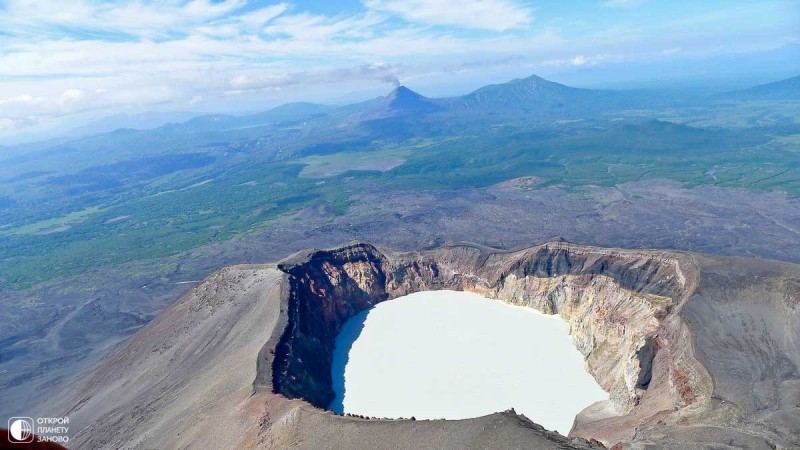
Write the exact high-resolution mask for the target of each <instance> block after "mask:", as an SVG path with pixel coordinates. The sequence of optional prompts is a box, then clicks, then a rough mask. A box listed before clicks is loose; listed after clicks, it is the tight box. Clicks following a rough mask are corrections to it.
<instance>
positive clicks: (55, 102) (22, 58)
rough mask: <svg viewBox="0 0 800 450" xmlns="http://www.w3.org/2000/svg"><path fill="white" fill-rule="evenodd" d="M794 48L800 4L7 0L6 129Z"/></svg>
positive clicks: (700, 61) (607, 78) (718, 66)
mask: <svg viewBox="0 0 800 450" xmlns="http://www.w3.org/2000/svg"><path fill="white" fill-rule="evenodd" d="M798 48H800V1H798V0H792V1H787V0H760V1H755V0H753V1H750V0H740V1H735V0H729V1H715V0H710V1H705V0H704V1H688V0H672V1H663V0H563V1H534V0H460V1H447V0H344V1H314V0H297V1H291V0H287V1H285V2H271V1H257V0H218V1H213V0H159V1H148V0H137V1H102V2H101V1H93V0H64V1H63V2H62V1H53V0H0V138H2V137H6V136H10V135H14V134H16V133H31V132H36V131H37V130H46V129H57V128H66V127H69V126H71V125H73V124H77V123H79V122H80V121H81V120H83V121H85V120H88V119H91V118H94V117H100V116H103V115H109V114H115V113H124V112H141V111H150V110H158V111H171V110H174V111H223V112H245V111H254V110H263V109H267V108H269V107H271V106H274V105H277V104H280V103H285V102H288V101H296V100H315V101H319V102H328V103H344V102H347V101H355V100H361V99H364V98H367V97H370V96H375V95H379V94H382V93H385V92H387V91H389V90H390V89H391V88H392V87H393V86H394V85H396V84H398V83H402V84H406V85H408V86H410V87H412V88H414V89H417V90H419V91H421V92H423V93H424V94H427V95H431V96H437V95H452V94H456V93H461V92H466V91H469V90H470V89H474V88H476V87H479V86H481V85H483V84H487V83H491V82H502V81H505V80H507V79H510V78H513V77H519V76H525V75H529V74H533V73H537V74H540V75H543V76H545V77H548V78H551V79H555V80H556V81H562V82H567V83H570V84H577V85H584V86H592V85H603V84H606V85H614V84H623V85H624V84H625V83H627V82H646V81H652V80H656V79H659V78H670V77H673V78H681V77H684V78H692V77H706V78H714V77H726V78H731V77H734V78H735V77H740V78H742V79H747V77H748V76H750V77H751V78H752V79H754V80H755V79H764V80H766V79H769V77H779V76H790V75H794V74H797V73H800V51H798ZM794 56H798V57H797V58H794V59H792V58H793V57H794ZM787 58H788V59H787ZM787 61H788V62H787ZM615 82H616V83H615Z"/></svg>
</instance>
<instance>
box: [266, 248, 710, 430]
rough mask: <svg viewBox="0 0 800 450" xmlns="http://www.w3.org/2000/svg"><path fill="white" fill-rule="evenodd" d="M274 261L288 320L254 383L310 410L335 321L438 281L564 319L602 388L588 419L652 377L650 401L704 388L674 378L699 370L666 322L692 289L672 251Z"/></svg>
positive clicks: (346, 251) (691, 397)
mask: <svg viewBox="0 0 800 450" xmlns="http://www.w3.org/2000/svg"><path fill="white" fill-rule="evenodd" d="M278 268H279V269H280V270H282V271H284V272H285V273H286V274H287V275H288V283H287V290H286V292H285V294H286V297H287V298H286V308H287V317H288V320H287V321H286V323H285V326H284V327H283V329H282V330H277V329H276V333H277V334H279V338H278V339H277V341H276V340H274V339H273V340H272V342H270V343H269V344H268V345H267V346H265V347H270V351H273V350H274V353H271V354H270V353H269V351H262V355H261V357H260V358H259V370H258V373H259V376H258V378H257V380H256V383H255V385H256V388H257V389H271V390H272V391H274V392H276V393H279V394H282V395H284V396H286V397H288V398H301V399H304V400H306V401H308V402H309V403H311V404H312V405H314V406H317V407H319V408H326V407H327V406H328V404H330V402H331V401H332V400H333V398H334V395H335V394H334V392H333V389H332V380H331V362H332V354H333V348H334V343H335V339H336V336H337V335H338V333H339V332H340V330H341V328H342V326H343V325H344V323H345V322H346V321H347V320H348V319H350V318H351V317H353V316H354V315H356V314H358V313H359V312H361V311H363V310H365V309H368V308H371V307H372V306H374V305H375V304H377V303H380V302H383V301H386V300H389V299H392V298H396V297H400V296H403V295H407V294H409V293H412V292H417V291H424V290H438V289H452V290H463V291H471V292H476V293H479V294H481V295H484V296H487V297H490V298H494V299H498V300H502V301H504V302H508V303H512V304H515V305H521V306H527V307H531V308H535V309H537V310H539V311H541V312H544V313H548V314H559V315H560V316H561V317H562V318H563V319H564V320H566V321H567V322H568V323H569V330H570V334H571V336H572V338H573V341H574V343H575V346H576V347H577V348H578V350H579V351H580V352H581V353H582V354H583V355H584V357H585V358H586V362H587V370H588V371H589V373H591V374H592V375H593V376H594V378H595V379H596V380H597V381H598V383H599V384H600V385H601V386H602V387H603V388H604V389H606V390H607V391H608V392H609V393H610V394H611V400H610V405H607V406H608V407H607V408H606V409H605V413H604V414H602V415H600V416H598V417H595V418H593V419H591V420H590V421H592V422H594V421H596V420H595V419H605V418H607V417H611V416H619V415H626V414H629V413H631V412H632V410H633V409H635V408H636V407H637V405H639V404H640V403H641V402H642V399H643V397H644V396H645V395H646V394H647V392H648V390H649V389H650V387H651V384H652V380H653V377H654V374H656V376H657V377H658V379H662V378H664V377H666V378H667V379H669V380H670V383H669V384H670V386H672V387H673V388H671V389H667V390H666V392H663V389H662V392H659V396H660V397H662V398H661V399H660V401H659V402H658V403H659V405H668V407H669V408H672V409H680V408H683V407H687V406H689V405H691V404H692V403H694V402H696V401H698V400H699V399H700V397H701V396H702V395H706V396H707V395H710V393H709V392H698V391H697V383H695V384H693V385H691V386H689V387H688V388H687V389H686V390H682V389H681V388H680V386H681V383H680V380H678V379H676V377H678V378H680V376H681V375H680V374H683V373H686V372H687V371H688V372H691V377H692V378H694V379H697V378H702V374H700V373H699V372H702V370H703V369H702V366H700V365H699V364H698V363H697V362H696V361H695V360H694V359H693V358H692V355H691V352H687V351H686V346H687V342H681V341H682V338H683V337H685V336H683V335H682V334H681V333H680V330H679V329H672V328H675V327H676V326H677V327H678V328H680V323H676V322H675V321H667V320H665V319H666V318H667V317H668V316H669V315H670V313H671V312H672V311H673V310H675V309H676V308H678V307H680V305H681V303H682V302H683V301H685V300H686V298H687V296H688V294H689V293H690V292H691V290H692V289H693V283H694V279H695V277H694V274H693V272H692V271H691V270H690V269H691V265H690V264H689V263H688V262H686V261H684V262H683V264H682V263H681V261H679V257H675V256H667V255H662V254H658V253H655V254H654V253H653V252H650V253H649V254H647V253H643V252H635V251H608V250H606V249H602V250H599V249H598V250H595V249H592V248H590V247H578V246H573V245H571V244H568V243H563V242H555V243H549V244H545V245H542V246H539V247H534V248H530V249H526V250H522V251H518V252H509V253H497V252H489V251H487V250H486V249H482V248H479V247H471V246H458V247H448V248H441V249H437V250H433V251H428V252H413V253H389V252H382V251H380V250H378V249H376V248H375V247H372V246H370V245H367V244H360V243H354V244H351V245H348V246H345V247H342V248H338V249H333V250H319V251H313V252H305V253H302V254H297V255H294V256H293V257H291V258H289V259H287V260H285V261H283V262H282V263H280V264H278ZM678 322H680V321H678ZM276 342H277V345H275V343H276ZM273 346H274V349H273V348H272V347H273ZM655 413H656V411H653V414H655ZM645 414H646V412H645Z"/></svg>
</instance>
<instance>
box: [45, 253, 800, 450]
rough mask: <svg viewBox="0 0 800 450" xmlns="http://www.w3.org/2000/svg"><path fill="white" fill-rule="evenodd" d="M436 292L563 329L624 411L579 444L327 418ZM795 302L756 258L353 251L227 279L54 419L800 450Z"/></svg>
mask: <svg viewBox="0 0 800 450" xmlns="http://www.w3.org/2000/svg"><path fill="white" fill-rule="evenodd" d="M435 289H454V290H467V291H473V292H477V293H480V294H482V295H485V296H487V297H491V298H496V299H499V300H502V301H505V302H509V303H513V304H517V305H522V306H528V307H532V308H536V309H538V310H540V311H543V312H546V313H557V314H560V315H561V317H562V318H564V319H565V320H566V321H567V322H568V323H569V326H570V334H571V335H572V337H573V339H574V342H575V345H576V347H577V348H578V349H579V350H580V351H581V352H582V353H583V355H584V356H585V357H586V361H587V370H588V371H589V372H590V373H591V374H592V375H593V376H594V377H595V379H596V380H597V381H598V382H599V383H600V385H601V386H603V387H604V388H605V389H606V390H607V391H609V392H610V393H611V399H610V400H609V401H607V402H600V403H597V404H595V405H593V406H591V407H589V408H587V409H586V410H584V411H583V412H581V413H580V414H579V415H578V417H576V422H575V425H574V427H573V430H572V432H571V433H570V436H569V439H568V438H565V437H562V436H560V435H558V434H556V433H553V432H549V431H547V430H544V429H542V428H541V427H539V426H538V425H536V424H534V423H533V422H531V421H530V420H528V419H527V418H525V417H522V416H518V415H516V414H515V413H514V412H513V411H507V412H503V413H498V414H493V415H490V416H486V417H481V418H475V419H470V420H462V421H445V420H436V421H414V420H374V419H373V420H367V419H363V418H355V417H341V416H336V415H334V414H333V413H331V412H327V411H324V410H323V408H324V407H325V406H326V405H328V404H329V402H330V401H331V399H332V398H333V395H334V394H333V391H332V387H331V371H330V370H331V359H332V350H333V345H334V340H335V338H336V335H337V334H338V332H339V330H340V329H341V327H342V325H343V324H344V323H345V322H346V321H347V320H348V319H349V318H350V317H352V316H353V315H355V314H357V313H358V312H360V311H362V310H364V309H367V308H370V307H371V306H373V305H375V304H376V303H379V302H381V301H385V300H389V299H392V298H395V297H399V296H402V295H406V294H408V293H411V292H415V291H421V290H435ZM798 303H800V266H796V265H791V264H786V263H778V262H773V261H765V260H759V259H749V258H731V257H711V256H704V255H695V254H687V253H678V252H667V251H644V250H617V249H602V248H596V247H585V246H578V245H572V244H567V243H563V242H552V243H546V244H542V245H539V246H536V247H531V248H528V249H524V250H519V251H514V252H505V251H497V250H493V249H486V248H481V247H477V246H469V245H464V246H454V247H445V248H439V249H435V250H430V251H424V252H412V253H392V252H387V251H382V250H378V249H376V248H375V247H372V246H370V245H367V244H358V243H354V244H351V245H347V246H344V247H341V248H336V249H331V250H313V251H308V252H302V253H299V254H296V255H294V256H292V257H290V258H287V259H286V260H284V261H282V262H280V263H278V264H277V265H263V266H237V267H230V268H226V269H223V270H221V271H219V272H217V273H216V274H214V275H213V276H211V277H210V278H209V279H208V280H206V281H205V282H204V283H203V284H201V285H200V286H198V287H197V288H195V289H194V290H193V291H192V292H190V293H189V294H187V295H186V296H184V297H183V298H182V299H181V300H179V301H178V302H177V303H176V304H175V305H173V306H172V307H171V308H170V309H169V310H167V311H166V312H164V313H163V314H162V315H161V316H159V318H157V319H156V320H155V321H153V322H152V323H150V324H149V325H148V326H146V327H145V328H144V329H143V330H142V331H141V332H140V333H138V334H137V335H136V336H135V337H134V338H133V339H132V340H131V341H130V342H129V343H128V344H127V345H125V346H124V347H122V348H121V349H120V350H118V351H117V352H115V353H114V354H112V355H111V356H109V357H108V358H106V359H105V360H104V361H103V362H102V363H101V364H100V365H99V366H98V367H96V368H95V369H94V370H93V371H92V372H91V373H90V374H89V375H88V376H87V377H85V378H83V379H82V380H81V381H80V382H78V383H76V384H75V385H74V386H72V387H71V388H70V390H69V391H68V392H67V394H66V395H65V397H64V398H62V399H60V400H59V403H58V407H57V408H58V409H59V411H63V412H64V413H65V414H68V415H69V416H70V418H71V421H72V423H74V424H77V425H76V426H75V427H74V429H75V431H78V430H79V431H78V433H77V434H76V435H75V436H74V438H73V441H72V442H74V443H75V444H74V445H76V446H77V447H80V448H84V447H86V448H106V447H146V448H151V447H167V448H175V447H186V446H201V447H208V446H209V445H211V446H213V447H215V448H224V447H242V446H251V447H264V448H285V447H289V446H295V447H300V448H318V447H323V448H344V447H347V448H355V447H362V448H428V447H431V446H435V447H439V448H470V447H475V448H487V447H493V448H494V447H496V448H589V447H599V446H601V445H605V446H606V447H612V446H614V445H617V446H618V447H617V448H619V447H620V446H621V447H623V448H707V447H708V446H709V445H711V444H713V445H715V447H714V448H765V449H766V448H797V447H800V373H799V372H798V369H797V367H798V365H800V348H798V343H800V318H799V317H798ZM49 410H50V411H52V406H51V407H49Z"/></svg>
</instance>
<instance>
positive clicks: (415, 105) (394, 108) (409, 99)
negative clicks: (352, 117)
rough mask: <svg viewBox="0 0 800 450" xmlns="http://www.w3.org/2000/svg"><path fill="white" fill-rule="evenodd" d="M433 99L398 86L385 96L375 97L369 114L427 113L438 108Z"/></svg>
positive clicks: (387, 115) (383, 115)
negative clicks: (375, 99)
mask: <svg viewBox="0 0 800 450" xmlns="http://www.w3.org/2000/svg"><path fill="white" fill-rule="evenodd" d="M440 109H441V107H440V106H439V105H437V104H436V101H435V100H432V99H429V98H428V97H425V96H424V95H420V94H418V93H416V92H414V91H412V90H411V89H409V88H407V87H405V86H400V87H398V88H396V89H395V90H393V91H392V92H390V93H389V95H387V96H386V97H381V98H379V99H377V101H376V103H375V105H374V106H373V108H371V109H370V111H369V115H372V116H378V117H390V116H401V115H407V114H427V113H431V112H435V111H438V110H440Z"/></svg>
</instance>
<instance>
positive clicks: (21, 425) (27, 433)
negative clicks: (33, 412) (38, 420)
mask: <svg viewBox="0 0 800 450" xmlns="http://www.w3.org/2000/svg"><path fill="white" fill-rule="evenodd" d="M8 440H9V441H11V442H32V441H33V419H31V418H29V417H12V418H11V420H9V421H8Z"/></svg>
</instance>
